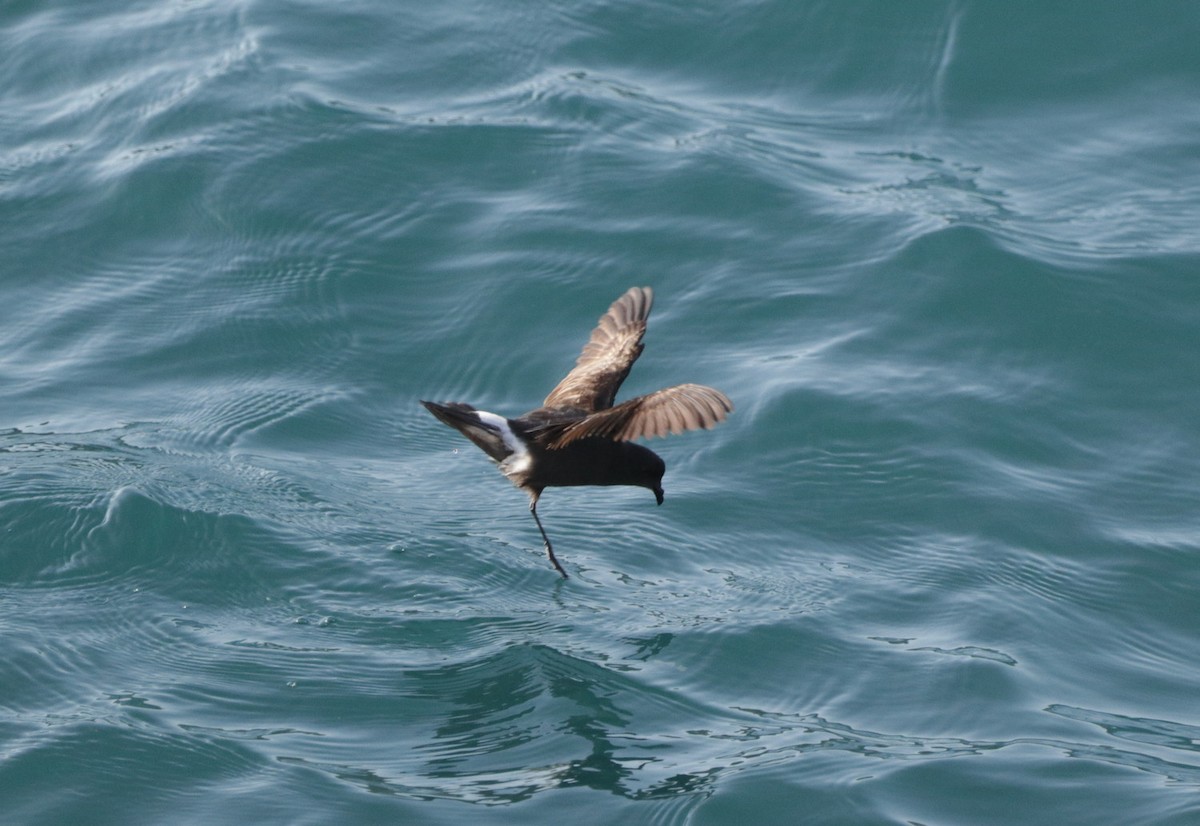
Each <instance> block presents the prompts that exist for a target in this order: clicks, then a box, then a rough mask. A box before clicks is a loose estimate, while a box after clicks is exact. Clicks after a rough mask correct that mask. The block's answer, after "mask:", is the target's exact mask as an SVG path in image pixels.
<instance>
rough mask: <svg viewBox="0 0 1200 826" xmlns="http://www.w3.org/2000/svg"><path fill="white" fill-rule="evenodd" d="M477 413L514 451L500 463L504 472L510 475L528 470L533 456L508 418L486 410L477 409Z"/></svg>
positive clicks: (481, 420) (506, 445)
mask: <svg viewBox="0 0 1200 826" xmlns="http://www.w3.org/2000/svg"><path fill="white" fill-rule="evenodd" d="M475 415H477V416H479V421H480V422H482V423H483V424H484V425H486V426H487V427H488V428H489V429H491V430H494V431H496V432H497V433H499V434H500V438H501V439H502V440H503V441H504V446H505V447H506V448H508V449H509V450H510V451H512V455H511V456H509V457H508V458H506V459H505V460H504V461H503V462H501V463H500V469H501V470H502V471H503V472H504V474H505V475H506V476H510V475H512V474H514V473H524V472H525V471H526V470H528V469H529V460H530V458H531V457H530V455H529V448H527V447H526V446H525V443H524V442H523V441H521V440H520V439H518V438H517V434H516V433H513V431H512V428H511V427H509V426H508V419H506V418H504V417H503V416H497V415H496V414H495V413H488V412H487V411H486V410H476V411H475Z"/></svg>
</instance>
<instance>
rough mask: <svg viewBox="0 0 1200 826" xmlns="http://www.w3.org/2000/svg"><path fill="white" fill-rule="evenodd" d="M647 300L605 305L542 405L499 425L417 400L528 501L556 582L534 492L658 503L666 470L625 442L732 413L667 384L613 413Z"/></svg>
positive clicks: (702, 390) (700, 391)
mask: <svg viewBox="0 0 1200 826" xmlns="http://www.w3.org/2000/svg"><path fill="white" fill-rule="evenodd" d="M652 303H653V293H652V292H651V290H650V289H649V288H648V287H634V288H632V289H630V290H628V291H627V292H626V293H625V294H624V295H623V296H621V297H620V298H619V299H617V300H616V301H615V302H613V304H612V306H611V307H609V309H608V312H607V313H605V314H604V315H603V316H602V317H601V318H600V323H599V325H598V326H597V327H596V329H595V331H594V332H593V333H592V337H591V340H590V341H589V342H588V343H587V345H586V346H585V347H584V348H583V353H582V355H580V357H579V359H578V361H577V362H576V364H575V368H574V369H573V370H572V371H571V372H570V373H568V374H567V376H566V378H564V379H563V380H562V381H561V382H559V384H558V386H556V387H555V388H554V390H552V391H551V392H550V395H549V396H547V397H546V400H545V402H544V403H543V405H542V407H539V408H536V409H535V410H531V411H529V412H528V413H526V414H525V415H523V416H520V417H518V418H516V419H507V418H504V417H503V416H498V415H496V414H495V413H488V412H487V411H483V410H476V409H475V408H473V407H471V406H470V405H468V404H463V403H462V402H445V403H439V402H429V401H422V402H421V404H423V405H425V407H426V409H428V410H429V412H430V413H432V414H433V415H434V416H436V417H437V418H438V419H439V420H440V421H442V422H444V423H445V424H447V425H449V426H450V427H453V428H454V429H455V430H458V431H459V432H460V433H462V434H463V435H464V436H466V437H467V438H468V439H470V440H471V441H472V442H474V443H475V444H476V445H477V446H478V447H479V448H480V449H481V450H483V451H484V452H485V453H487V454H488V456H490V457H491V458H492V460H493V461H495V462H496V463H497V464H498V465H499V467H500V471H501V473H503V474H504V475H505V476H506V477H508V479H509V480H510V481H511V482H512V483H513V484H515V485H516V486H517V487H519V488H521V489H522V490H524V491H525V492H526V493H528V494H529V499H530V503H529V510H530V512H531V513H532V514H533V518H534V520H535V521H536V522H537V526H538V530H539V531H541V534H542V539H543V540H545V543H546V552H547V554H548V555H549V557H550V561H551V562H552V563H553V564H554V567H555V568H556V569H558V572H559V573H561V574H562V575H563V576H564V577H566V576H567V572H566V571H565V570H564V569H563V567H562V566H561V565H560V564H559V563H558V559H557V558H556V557H555V556H554V549H553V547H552V546H551V545H550V538H549V537H548V536H546V531H545V529H544V528H543V527H542V521H541V519H539V518H538V515H537V503H538V498H539V497H540V496H541V494H542V491H543V490H545V489H546V488H549V487H575V486H581V485H599V486H604V485H632V486H638V487H644V488H647V489H649V490H651V491H653V492H654V496H655V499H656V500H657V502H658V504H660V505H661V504H662V502H663V489H662V477H663V473H664V472H665V471H666V464H665V463H664V462H663V460H662V459H661V458H660V457H659V456H658V455H657V454H656V453H655V452H654V451H652V450H650V449H648V448H645V447H642V446H641V445H637V444H634V443H633V442H632V441H630V440H631V439H635V438H639V437H641V436H661V435H665V434H666V433H667V432H671V433H678V432H681V431H683V430H690V429H692V428H698V427H702V428H709V427H712V426H713V425H714V424H716V423H717V422H720V421H722V420H723V419H724V418H725V415H726V414H727V413H729V412H730V411H732V410H733V403H732V402H730V401H729V399H728V398H727V397H726V396H725V395H724V394H723V393H721V392H720V391H718V390H713V389H712V388H711V387H704V386H702V385H695V384H684V385H679V386H676V387H670V388H667V389H664V390H659V391H657V392H655V393H650V394H647V395H645V396H638V397H636V398H633V399H630V400H628V401H625V402H622V403H620V404H617V405H615V406H614V401H615V398H616V393H617V390H618V388H619V387H620V386H621V383H622V382H623V381H624V379H625V377H626V376H627V375H628V373H629V370H630V368H631V367H632V366H633V362H634V361H635V360H636V359H637V357H638V356H639V355H640V354H641V352H642V336H643V334H644V333H645V330H646V319H647V317H648V316H649V314H650V307H651V304H652Z"/></svg>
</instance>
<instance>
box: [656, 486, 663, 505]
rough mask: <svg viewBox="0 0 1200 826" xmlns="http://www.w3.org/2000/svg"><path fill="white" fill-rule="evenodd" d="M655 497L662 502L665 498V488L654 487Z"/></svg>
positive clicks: (659, 502)
mask: <svg viewBox="0 0 1200 826" xmlns="http://www.w3.org/2000/svg"><path fill="white" fill-rule="evenodd" d="M654 498H655V499H657V500H658V504H660V505H661V504H662V500H663V489H662V488H655V489H654Z"/></svg>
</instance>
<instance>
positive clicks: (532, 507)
mask: <svg viewBox="0 0 1200 826" xmlns="http://www.w3.org/2000/svg"><path fill="white" fill-rule="evenodd" d="M540 495H541V491H539V492H537V493H531V494H529V512H530V513H532V514H533V521H534V522H537V526H538V530H539V531H541V532H542V539H544V540H545V542H546V553H547V554H549V555H550V561H551V562H552V563H553V564H554V567H555V568H556V569H557V570H558V572H559V573H560V574H562V576H563V579H568V577H567V572H566V571H564V570H563V566H561V565H559V564H558V559H557V557H555V556H554V548H552V547H551V546H550V537H548V536H546V529H545V528H543V527H542V520H541V519H538V515H537V503H538V497H539V496H540Z"/></svg>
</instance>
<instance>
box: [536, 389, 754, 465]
mask: <svg viewBox="0 0 1200 826" xmlns="http://www.w3.org/2000/svg"><path fill="white" fill-rule="evenodd" d="M732 412H733V402H731V401H730V400H729V397H728V396H726V395H725V394H724V393H722V392H721V391H720V390H714V389H713V388H711V387H705V386H704V385H702V384H680V385H677V386H675V387H668V388H666V389H665V390H657V391H655V392H653V393H648V394H647V395H645V396H638V397H637V398H634V399H630V400H629V401H626V402H621V404H618V405H617V406H616V407H610V408H608V409H607V410H600V411H598V412H596V413H593V414H591V415H590V416H587V417H586V418H584V419H581V420H580V421H578V422H575V423H574V424H571V425H568V426H567V427H564V428H562V430H561V431H560V432H559V433H558V434H557V435H556V436H555V437H554V438H553V439H552V440H550V441H549V442H548V444H547V447H549V448H550V449H551V450H554V449H557V448H560V447H564V446H565V445H569V444H570V443H571V442H573V441H575V440H576V439H584V438H587V437H589V436H600V437H604V438H608V439H612V440H614V441H618V442H624V441H629V440H630V439H640V438H650V437H653V436H666V435H667V434H668V433H682V432H684V431H685V430H695V429H697V428H704V429H705V430H708V429H709V428H711V427H712V426H713V425H715V424H717V423H718V422H722V421H724V420H725V416H726V415H727V414H729V413H732Z"/></svg>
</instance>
